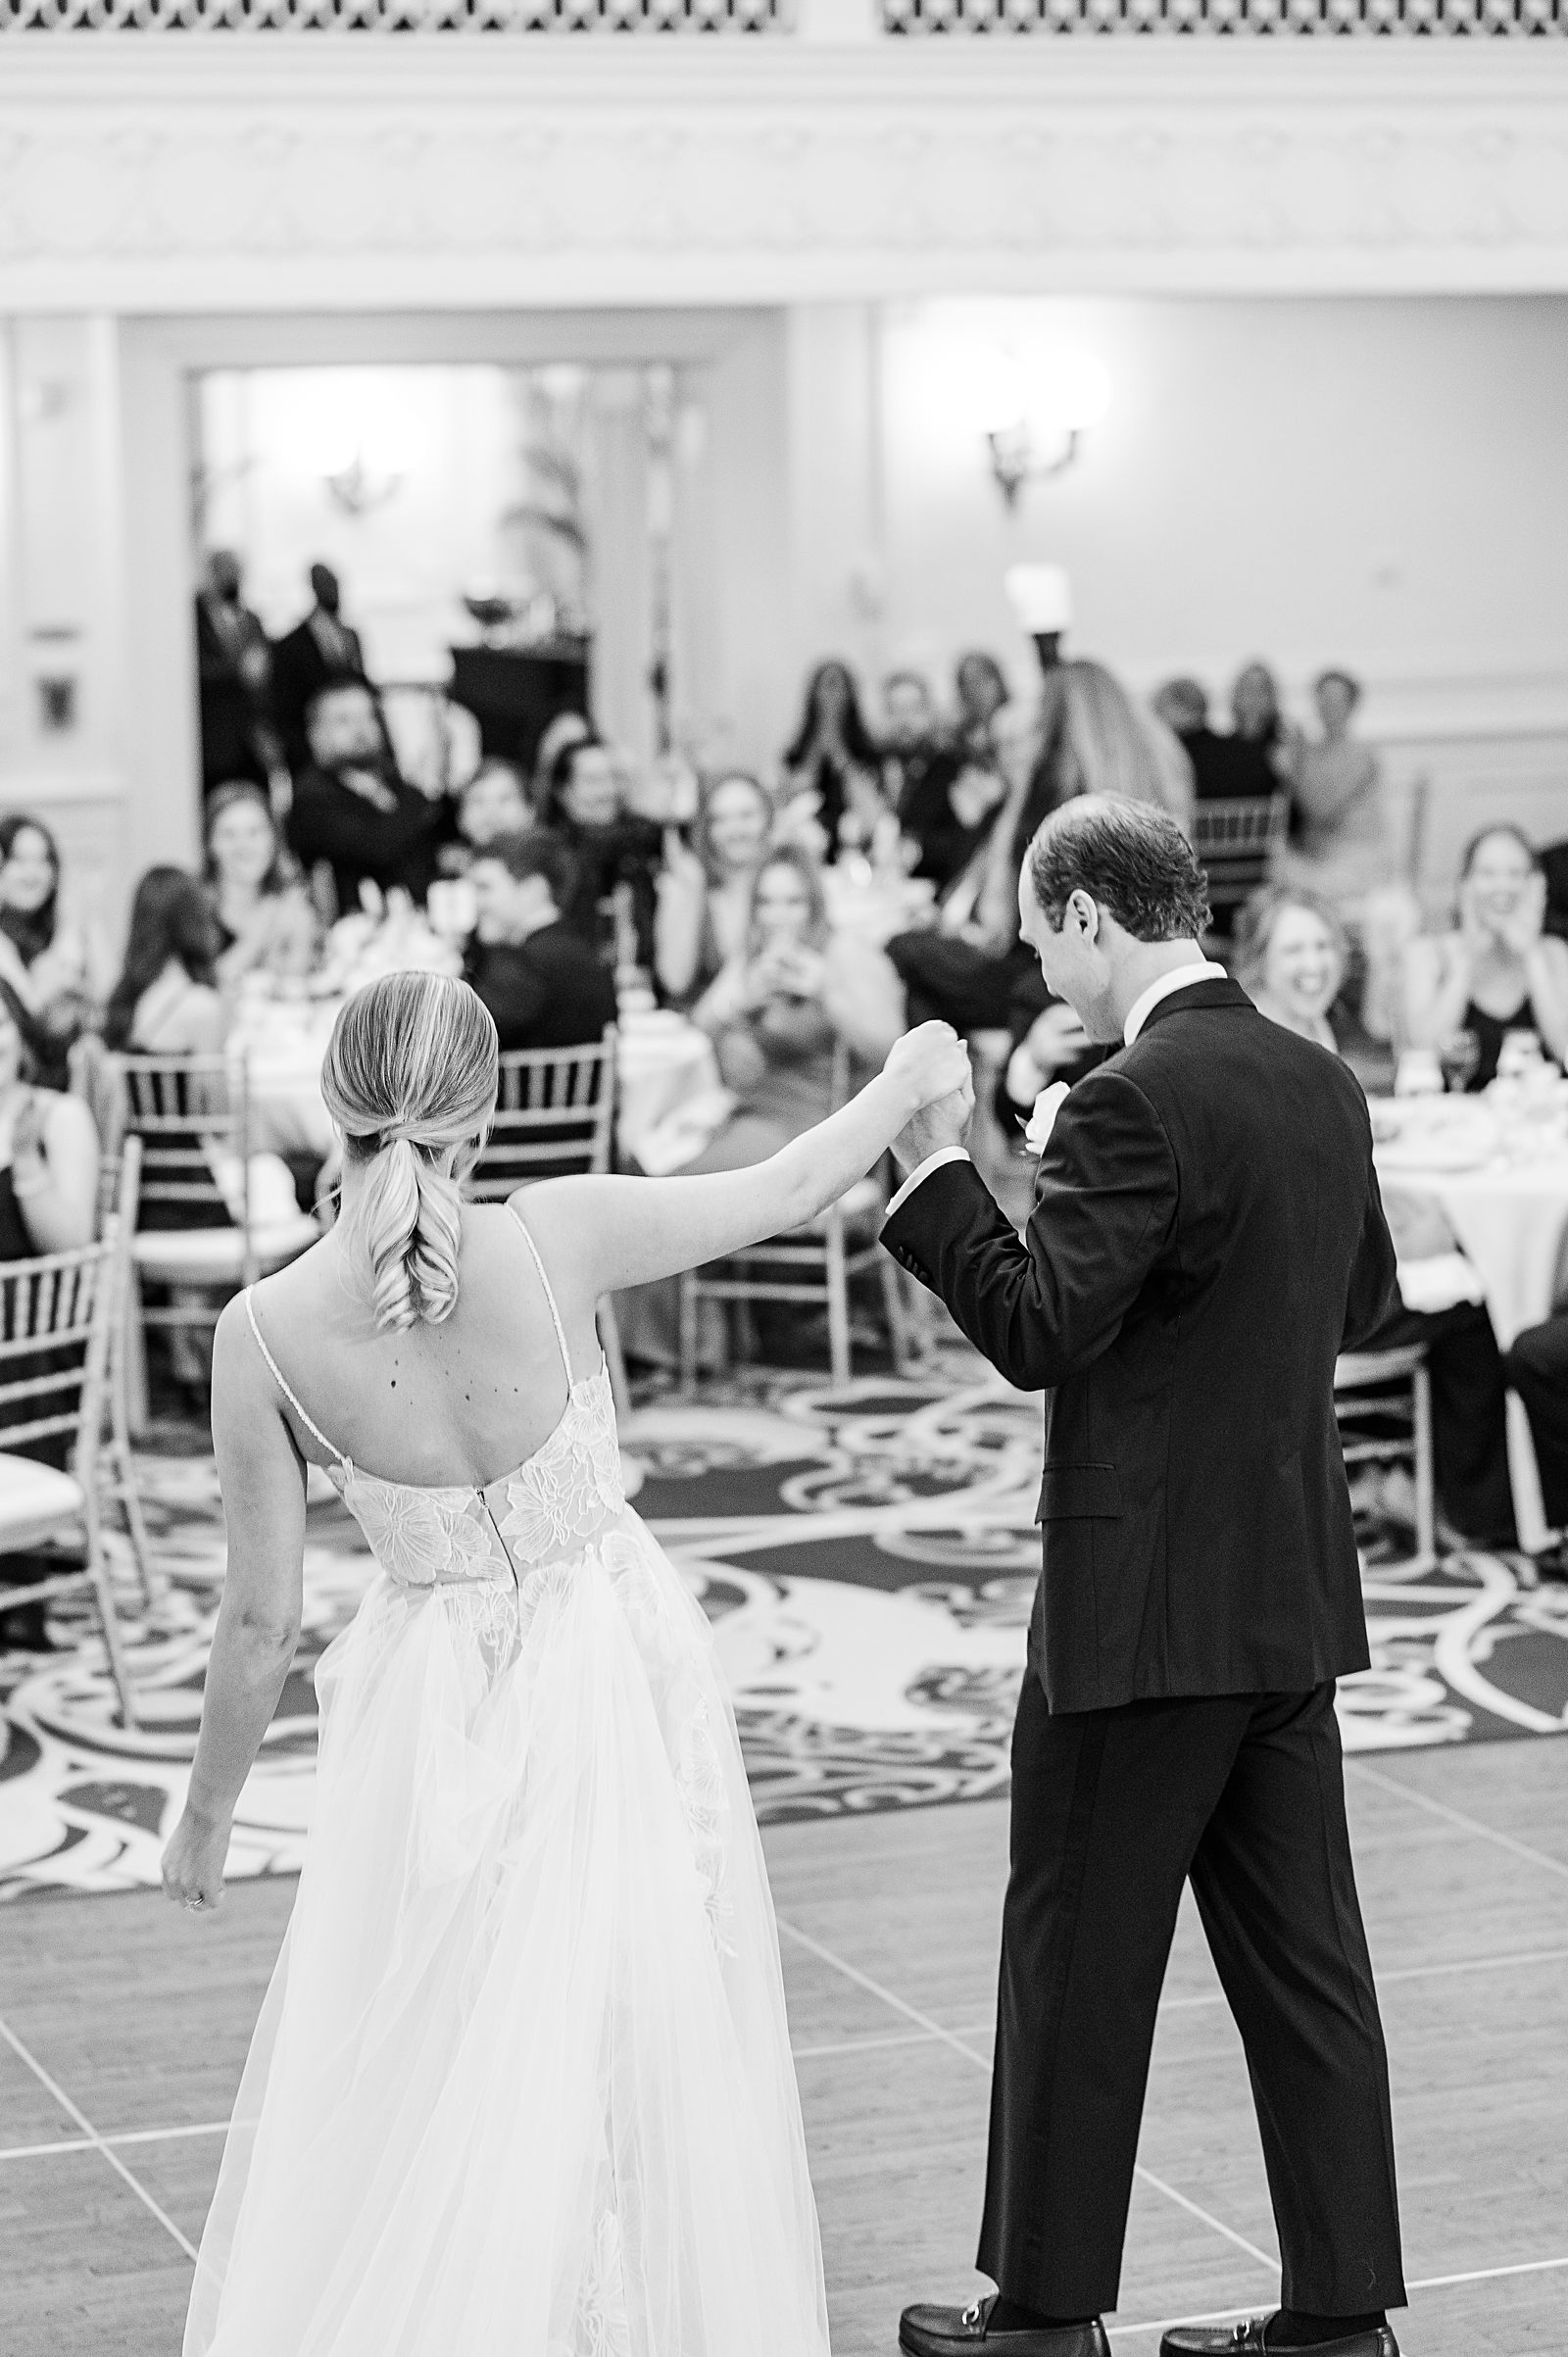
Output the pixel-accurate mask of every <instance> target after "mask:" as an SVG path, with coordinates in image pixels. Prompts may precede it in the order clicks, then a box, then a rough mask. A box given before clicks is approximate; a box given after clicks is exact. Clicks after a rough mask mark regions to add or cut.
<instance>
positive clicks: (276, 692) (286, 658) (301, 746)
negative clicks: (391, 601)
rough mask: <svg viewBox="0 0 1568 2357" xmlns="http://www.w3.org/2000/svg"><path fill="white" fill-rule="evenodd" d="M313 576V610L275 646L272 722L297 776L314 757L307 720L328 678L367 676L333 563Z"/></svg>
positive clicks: (314, 570)
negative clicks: (344, 610)
mask: <svg viewBox="0 0 1568 2357" xmlns="http://www.w3.org/2000/svg"><path fill="white" fill-rule="evenodd" d="M310 577H311V596H312V598H313V599H314V601H315V603H314V604H313V606H312V607H311V611H310V613H309V614H307V615H306V616H305V619H304V620H303V621H302V622H298V623H296V624H295V626H294V628H293V629H292V630H290V631H287V632H286V633H285V634H284V636H283V637H282V638H280V639H278V640H276V641H275V642H274V644H273V647H272V725H273V727H274V728H275V729H276V730H277V733H278V736H279V738H280V739H281V741H282V746H283V759H284V761H286V762H287V763H288V766H289V768H290V770H291V771H292V773H293V774H294V776H296V777H298V776H299V774H300V772H301V770H302V769H304V768H305V767H306V766H307V764H308V762H309V761H310V738H309V734H308V731H307V727H306V719H307V715H308V714H309V712H310V709H311V706H312V704H313V703H314V702H315V700H316V698H317V697H318V696H319V694H320V692H321V690H322V688H323V687H325V686H326V684H327V682H328V680H337V679H364V677H365V675H366V672H365V651H364V649H363V647H362V646H361V644H360V634H359V632H358V631H357V630H351V629H350V628H349V626H348V624H347V622H345V621H344V620H343V618H342V614H341V612H340V606H341V593H340V591H339V588H338V578H337V575H336V573H335V572H334V571H333V570H332V567H331V566H330V565H312V566H311V576H310Z"/></svg>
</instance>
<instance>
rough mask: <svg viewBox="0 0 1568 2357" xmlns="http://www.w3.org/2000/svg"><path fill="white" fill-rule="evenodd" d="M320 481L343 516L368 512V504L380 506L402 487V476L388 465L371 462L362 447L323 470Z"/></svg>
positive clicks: (369, 508)
mask: <svg viewBox="0 0 1568 2357" xmlns="http://www.w3.org/2000/svg"><path fill="white" fill-rule="evenodd" d="M321 480H322V482H323V483H325V485H326V488H327V491H328V493H329V494H330V496H331V497H332V499H333V500H334V501H335V502H336V504H337V505H338V507H340V508H341V509H342V510H343V513H344V515H345V516H368V514H369V513H370V511H371V509H372V508H384V507H385V506H386V503H387V501H388V500H389V499H393V498H395V497H396V495H397V493H398V491H399V490H400V489H401V487H402V483H403V476H402V475H401V473H398V472H395V471H394V470H393V469H392V468H390V467H377V466H371V465H370V464H369V462H368V460H367V458H366V456H365V453H364V451H363V450H358V449H357V450H356V451H355V453H354V456H353V457H352V458H351V459H349V460H348V461H347V462H346V464H345V465H343V466H338V467H335V468H334V469H333V470H332V471H331V472H330V473H327V474H323V475H322V477H321Z"/></svg>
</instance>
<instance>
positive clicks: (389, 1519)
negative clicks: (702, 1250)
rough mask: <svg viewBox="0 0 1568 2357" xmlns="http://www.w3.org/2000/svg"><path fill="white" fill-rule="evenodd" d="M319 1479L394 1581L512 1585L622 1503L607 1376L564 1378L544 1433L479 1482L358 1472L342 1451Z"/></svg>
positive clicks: (602, 1524) (564, 1554)
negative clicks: (463, 1484) (428, 1481)
mask: <svg viewBox="0 0 1568 2357" xmlns="http://www.w3.org/2000/svg"><path fill="white" fill-rule="evenodd" d="M328 1478H329V1479H330V1480H331V1481H332V1482H333V1484H334V1487H335V1488H336V1489H337V1490H338V1491H339V1492H340V1494H341V1496H342V1498H343V1502H344V1504H345V1505H346V1506H347V1507H348V1509H349V1512H350V1513H351V1514H352V1515H353V1516H354V1519H355V1521H356V1522H357V1523H358V1524H359V1526H360V1528H361V1530H362V1531H363V1532H364V1533H365V1536H366V1539H367V1541H368V1545H369V1547H370V1551H371V1553H372V1554H373V1555H374V1556H375V1559H376V1561H377V1562H378V1563H379V1564H380V1566H381V1568H382V1570H383V1571H384V1572H385V1573H386V1575H387V1577H388V1578H389V1579H392V1580H395V1581H397V1583H398V1585H399V1586H400V1587H405V1588H430V1587H436V1586H439V1585H441V1584H443V1583H446V1582H451V1581H463V1580H493V1579H497V1578H502V1579H506V1580H508V1581H510V1580H511V1579H512V1578H513V1576H514V1575H515V1578H516V1580H517V1584H518V1585H519V1587H520V1585H521V1583H522V1581H523V1579H524V1577H525V1576H526V1574H527V1573H528V1572H530V1571H532V1570H535V1569H536V1568H538V1567H539V1566H540V1565H542V1564H546V1563H553V1562H560V1561H563V1560H565V1559H567V1558H569V1557H570V1556H572V1555H574V1554H579V1553H580V1552H581V1551H582V1549H583V1548H584V1547H586V1546H588V1545H589V1544H590V1542H591V1541H593V1540H594V1539H596V1538H598V1537H599V1535H600V1534H601V1533H602V1532H603V1531H604V1529H605V1528H606V1526H607V1525H608V1524H609V1523H611V1522H613V1521H614V1519H615V1518H616V1516H617V1515H618V1514H619V1513H620V1512H621V1510H622V1508H623V1507H624V1505H625V1503H626V1495H625V1492H624V1490H623V1489H622V1487H621V1478H620V1451H619V1448H618V1446H617V1444H616V1439H615V1409H614V1402H613V1399H611V1396H610V1375H609V1371H608V1369H607V1368H606V1367H605V1366H604V1365H603V1363H601V1365H600V1366H599V1368H598V1370H597V1372H596V1373H594V1374H592V1375H589V1376H586V1377H584V1378H583V1380H582V1381H581V1382H579V1383H574V1384H572V1386H571V1388H570V1390H569V1391H568V1393H567V1395H566V1404H565V1406H564V1408H563V1410H562V1413H561V1420H560V1422H559V1423H558V1424H557V1426H556V1428H555V1430H554V1432H553V1433H552V1434H551V1435H550V1438H549V1439H548V1440H547V1441H546V1442H545V1443H544V1445H543V1447H542V1448H539V1449H535V1450H534V1453H533V1455H532V1456H530V1457H525V1458H524V1459H523V1462H522V1463H521V1464H520V1465H518V1466H517V1467H516V1468H515V1471H514V1472H511V1473H507V1474H503V1475H502V1477H501V1479H500V1480H499V1481H494V1482H491V1483H490V1484H489V1486H488V1488H486V1489H483V1490H480V1489H471V1488H470V1489H461V1488H460V1489H423V1488H420V1487H419V1486H418V1485H417V1483H414V1482H396V1481H385V1480H383V1479H382V1478H381V1477H380V1476H379V1475H378V1474H374V1473H363V1472H361V1470H360V1468H359V1467H358V1466H357V1465H355V1464H352V1463H351V1462H350V1460H349V1459H348V1458H347V1457H342V1458H340V1459H339V1460H338V1463H337V1464H336V1465H335V1466H333V1467H330V1468H329V1469H328Z"/></svg>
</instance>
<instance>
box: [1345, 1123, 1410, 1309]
mask: <svg viewBox="0 0 1568 2357" xmlns="http://www.w3.org/2000/svg"><path fill="white" fill-rule="evenodd" d="M1398 1306H1399V1267H1398V1259H1397V1254H1396V1252H1395V1250H1394V1238H1393V1237H1392V1236H1391V1235H1390V1234H1389V1223H1388V1220H1387V1218H1386V1217H1385V1216H1384V1211H1383V1197H1382V1195H1381V1193H1380V1192H1379V1189H1378V1174H1377V1170H1376V1168H1375V1166H1374V1164H1373V1161H1372V1153H1371V1147H1370V1143H1369V1145H1368V1149H1367V1158H1366V1214H1365V1217H1364V1218H1363V1220H1362V1222H1361V1240H1360V1243H1359V1244H1358V1245H1357V1247H1356V1252H1355V1260H1354V1262H1353V1264H1352V1266H1351V1269H1350V1285H1349V1291H1348V1294H1347V1296H1346V1302H1345V1340H1344V1343H1343V1344H1342V1346H1341V1347H1342V1349H1344V1350H1358V1349H1359V1348H1360V1346H1361V1345H1362V1344H1363V1343H1365V1342H1367V1341H1369V1340H1370V1339H1371V1337H1372V1336H1373V1335H1374V1334H1375V1333H1376V1332H1377V1330H1378V1328H1379V1327H1380V1326H1381V1325H1382V1324H1383V1323H1384V1321H1385V1320H1386V1319H1387V1318H1388V1317H1389V1315H1390V1313H1391V1312H1392V1311H1393V1310H1396V1309H1397V1307H1398Z"/></svg>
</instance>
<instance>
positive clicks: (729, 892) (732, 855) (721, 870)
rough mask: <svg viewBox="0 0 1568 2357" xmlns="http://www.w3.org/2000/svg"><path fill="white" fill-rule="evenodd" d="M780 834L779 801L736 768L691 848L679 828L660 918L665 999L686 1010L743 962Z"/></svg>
mask: <svg viewBox="0 0 1568 2357" xmlns="http://www.w3.org/2000/svg"><path fill="white" fill-rule="evenodd" d="M772 828H773V804H772V798H771V797H770V795H769V794H768V792H767V790H766V788H765V787H764V786H763V785H762V784H761V783H760V781H759V780H758V779H757V778H755V777H753V776H752V775H751V773H750V771H749V770H745V769H732V770H729V771H727V772H725V773H724V774H723V775H721V776H718V777H715V778H713V779H712V780H711V783H710V784H709V785H708V786H707V787H706V788H705V789H704V792H703V795H702V798H701V801H700V802H699V804H698V810H697V823H696V825H695V826H694V827H693V829H692V841H691V847H690V849H688V848H687V846H686V845H685V844H684V843H683V842H682V841H681V839H680V836H679V835H678V834H677V833H676V832H675V831H674V829H673V828H671V829H669V830H668V831H667V832H666V834H665V837H664V864H663V867H662V869H661V871H660V876H659V901H658V906H657V908H656V909H655V913H654V972H655V975H656V977H657V979H658V982H659V987H660V989H661V990H662V993H663V995H664V997H665V998H666V999H667V1000H668V1001H670V1002H671V1003H672V1004H673V1005H675V1006H677V1007H679V1006H684V1005H685V1004H686V1003H687V1001H688V1000H690V999H691V997H692V996H693V994H694V992H698V991H702V990H706V989H707V987H708V985H709V984H710V983H711V981H713V980H714V979H715V977H716V976H717V974H718V973H719V971H720V969H721V968H722V967H723V965H724V963H725V961H726V959H728V958H734V957H736V956H738V955H739V954H740V952H741V950H742V949H743V947H744V945H745V940H746V932H747V927H748V925H749V924H750V922H751V914H752V892H753V887H754V885H755V884H756V881H757V871H758V869H759V868H760V865H761V863H762V859H763V858H764V856H765V854H766V851H767V846H768V839H769V836H770V835H771V833H772Z"/></svg>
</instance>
